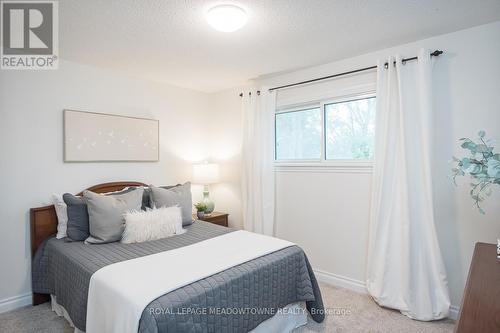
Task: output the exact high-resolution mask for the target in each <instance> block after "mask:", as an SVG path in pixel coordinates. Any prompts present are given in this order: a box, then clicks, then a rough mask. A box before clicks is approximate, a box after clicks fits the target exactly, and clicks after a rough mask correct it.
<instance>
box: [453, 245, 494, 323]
mask: <svg viewBox="0 0 500 333" xmlns="http://www.w3.org/2000/svg"><path fill="white" fill-rule="evenodd" d="M496 251H497V246H496V245H495V244H486V243H476V247H475V249H474V255H473V257H472V262H471V264H470V269H469V276H468V278H467V284H466V285H465V291H464V297H463V300H462V306H461V307H460V315H459V317H458V320H457V324H456V327H455V332H456V333H499V332H500V260H498V259H497V255H496Z"/></svg>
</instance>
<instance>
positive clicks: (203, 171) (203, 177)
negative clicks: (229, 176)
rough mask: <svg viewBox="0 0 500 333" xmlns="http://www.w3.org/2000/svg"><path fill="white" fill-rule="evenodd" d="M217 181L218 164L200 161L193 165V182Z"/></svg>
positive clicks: (211, 182)
mask: <svg viewBox="0 0 500 333" xmlns="http://www.w3.org/2000/svg"><path fill="white" fill-rule="evenodd" d="M218 182H219V165H218V164H215V163H202V164H194V165H193V183H196V184H214V183H218Z"/></svg>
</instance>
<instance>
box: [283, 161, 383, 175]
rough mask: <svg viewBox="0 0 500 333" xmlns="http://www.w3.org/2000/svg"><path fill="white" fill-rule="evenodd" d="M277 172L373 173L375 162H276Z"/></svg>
mask: <svg viewBox="0 0 500 333" xmlns="http://www.w3.org/2000/svg"><path fill="white" fill-rule="evenodd" d="M274 171H275V172H311V173H372V171H373V161H358V160H344V161H276V162H274Z"/></svg>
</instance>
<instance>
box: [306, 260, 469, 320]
mask: <svg viewBox="0 0 500 333" xmlns="http://www.w3.org/2000/svg"><path fill="white" fill-rule="evenodd" d="M314 274H315V275H316V278H317V279H318V281H320V282H324V283H326V284H331V285H334V286H337V287H342V288H345V289H349V290H352V291H356V292H358V293H363V294H368V290H367V289H366V283H365V282H363V281H360V280H355V279H351V278H349V277H346V276H342V275H338V274H333V273H330V272H325V271H321V270H319V269H314ZM459 312H460V307H458V306H455V305H452V306H450V317H449V318H451V319H453V320H457V318H458V313H459Z"/></svg>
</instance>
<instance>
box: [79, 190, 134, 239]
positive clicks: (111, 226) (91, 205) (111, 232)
mask: <svg viewBox="0 0 500 333" xmlns="http://www.w3.org/2000/svg"><path fill="white" fill-rule="evenodd" d="M143 193H144V189H142V188H138V189H135V190H134V191H130V192H127V193H123V194H116V195H102V194H97V193H94V192H90V191H85V192H83V197H84V198H85V201H86V202H87V210H88V213H89V231H90V236H89V237H88V238H87V239H86V240H85V242H86V243H93V244H100V243H111V242H116V241H119V240H120V239H121V238H122V234H123V230H124V228H125V220H124V217H123V214H125V213H126V212H128V211H132V210H141V206H142V195H143Z"/></svg>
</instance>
